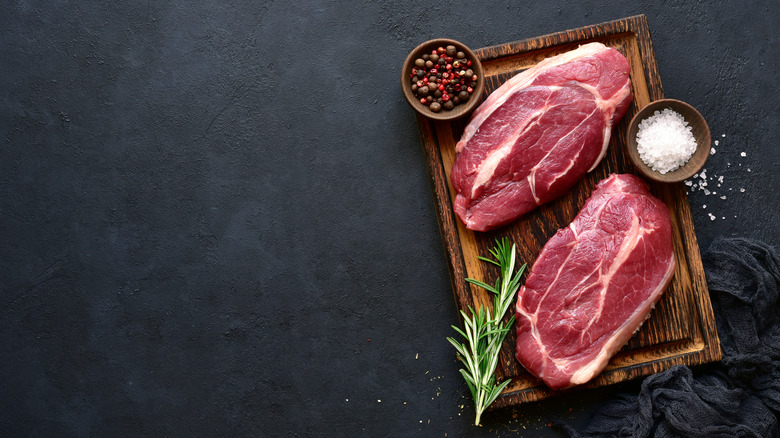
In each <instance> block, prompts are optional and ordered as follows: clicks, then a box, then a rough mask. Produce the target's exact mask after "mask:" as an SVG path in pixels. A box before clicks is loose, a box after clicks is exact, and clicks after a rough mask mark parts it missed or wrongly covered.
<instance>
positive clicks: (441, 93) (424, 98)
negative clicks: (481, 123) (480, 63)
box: [409, 45, 478, 113]
mask: <svg viewBox="0 0 780 438" xmlns="http://www.w3.org/2000/svg"><path fill="white" fill-rule="evenodd" d="M471 62H472V61H471V60H469V59H468V58H467V57H466V54H465V53H464V52H463V51H461V50H458V49H457V47H455V46H454V45H448V46H446V47H438V48H436V49H432V50H431V51H430V52H428V53H423V54H421V55H420V57H418V58H416V59H415V60H414V63H413V66H412V68H411V71H410V73H409V86H410V87H411V91H412V93H413V94H414V95H415V96H416V97H417V99H418V100H419V101H420V103H421V104H423V105H427V106H428V108H429V109H430V110H431V111H432V112H434V113H438V112H441V111H442V109H444V110H447V111H451V110H452V109H454V108H455V107H457V106H458V105H462V104H465V103H466V102H467V101H468V100H469V99H470V94H469V93H473V91H474V89H476V86H477V79H478V78H477V76H476V75H475V74H474V71H473V70H472V69H471V68H469V67H470V66H471Z"/></svg>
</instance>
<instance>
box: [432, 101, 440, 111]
mask: <svg viewBox="0 0 780 438" xmlns="http://www.w3.org/2000/svg"><path fill="white" fill-rule="evenodd" d="M431 111H433V112H435V113H438V112H439V111H441V104H440V103H439V102H432V103H431Z"/></svg>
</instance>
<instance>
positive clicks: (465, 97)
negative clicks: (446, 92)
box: [458, 91, 469, 102]
mask: <svg viewBox="0 0 780 438" xmlns="http://www.w3.org/2000/svg"><path fill="white" fill-rule="evenodd" d="M458 97H460V100H461V102H466V101H468V100H469V93H468V91H461V92H460V93H458Z"/></svg>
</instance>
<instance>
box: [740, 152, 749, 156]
mask: <svg viewBox="0 0 780 438" xmlns="http://www.w3.org/2000/svg"><path fill="white" fill-rule="evenodd" d="M739 156H740V157H747V154H746V153H744V152H742V153H740V154H739Z"/></svg>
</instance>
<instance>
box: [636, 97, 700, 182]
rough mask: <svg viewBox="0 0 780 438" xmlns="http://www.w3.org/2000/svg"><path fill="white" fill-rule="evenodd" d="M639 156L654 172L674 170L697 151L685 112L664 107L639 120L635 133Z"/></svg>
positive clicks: (663, 172) (662, 172)
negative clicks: (681, 113) (683, 113)
mask: <svg viewBox="0 0 780 438" xmlns="http://www.w3.org/2000/svg"><path fill="white" fill-rule="evenodd" d="M636 143H637V152H639V157H640V158H641V159H642V161H644V163H645V164H647V165H648V166H649V167H650V168H652V169H653V170H654V171H656V172H659V173H661V174H666V173H668V172H671V171H673V170H675V169H677V168H679V167H680V166H682V165H684V164H685V163H687V162H688V160H689V159H690V158H691V156H693V153H694V152H696V139H695V138H694V137H693V132H692V129H691V127H690V126H688V123H687V122H686V121H685V118H683V116H682V115H680V114H679V113H677V112H676V111H674V110H672V109H670V108H665V109H663V110H662V111H656V112H655V113H653V115H652V116H650V117H648V118H646V119H645V120H642V121H641V122H640V123H639V130H638V132H637V134H636Z"/></svg>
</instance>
